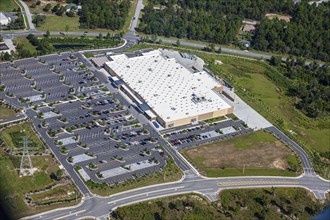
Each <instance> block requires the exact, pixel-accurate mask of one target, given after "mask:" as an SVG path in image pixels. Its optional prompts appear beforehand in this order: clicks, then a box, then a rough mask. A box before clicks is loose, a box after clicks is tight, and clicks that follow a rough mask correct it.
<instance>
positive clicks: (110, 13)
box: [79, 0, 131, 30]
mask: <svg viewBox="0 0 330 220" xmlns="http://www.w3.org/2000/svg"><path fill="white" fill-rule="evenodd" d="M79 2H81V4H82V10H81V14H80V20H79V21H80V26H81V27H82V28H90V29H95V28H106V29H111V30H120V29H122V28H123V26H124V23H125V21H126V19H128V12H129V8H130V6H131V3H130V0H81V1H79Z"/></svg>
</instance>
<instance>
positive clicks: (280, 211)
mask: <svg viewBox="0 0 330 220" xmlns="http://www.w3.org/2000/svg"><path fill="white" fill-rule="evenodd" d="M302 201H303V202H302ZM327 202H328V201H326V202H325V203H322V202H320V201H318V200H316V199H315V197H314V195H312V194H311V193H309V192H308V191H307V190H305V189H298V188H276V189H270V188H265V189H239V190H224V191H222V192H221V193H220V198H219V200H218V201H215V202H212V203H211V202H209V201H208V200H207V199H205V198H204V197H202V196H200V195H196V194H185V195H178V196H170V197H165V198H159V199H154V200H150V201H145V202H139V203H136V204H132V205H128V206H123V207H119V208H117V209H116V210H115V211H114V212H113V213H112V215H111V219H114V220H119V219H120V220H123V219H129V220H140V219H146V220H152V219H173V220H174V219H191V220H192V219H194V220H204V219H207V220H218V219H286V218H289V217H288V216H295V218H297V219H311V218H312V217H313V216H315V215H316V214H317V213H319V212H320V211H321V210H322V209H324V208H325V206H326V204H327ZM141 210H143V212H142V211H141Z"/></svg>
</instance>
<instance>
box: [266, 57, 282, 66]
mask: <svg viewBox="0 0 330 220" xmlns="http://www.w3.org/2000/svg"><path fill="white" fill-rule="evenodd" d="M281 62H282V58H281V57H279V56H272V57H271V58H270V60H269V63H270V64H271V65H273V66H279V65H280V64H281Z"/></svg>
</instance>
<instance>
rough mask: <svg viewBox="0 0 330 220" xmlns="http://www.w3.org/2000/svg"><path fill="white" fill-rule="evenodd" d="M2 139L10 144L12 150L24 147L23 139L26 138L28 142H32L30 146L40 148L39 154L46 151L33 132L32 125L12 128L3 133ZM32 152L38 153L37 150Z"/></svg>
mask: <svg viewBox="0 0 330 220" xmlns="http://www.w3.org/2000/svg"><path fill="white" fill-rule="evenodd" d="M1 136H2V138H3V139H4V141H5V142H6V143H7V144H8V147H9V148H10V149H15V148H17V147H22V146H23V144H22V137H23V136H26V137H27V138H28V140H29V141H30V142H31V143H30V144H29V146H31V147H38V150H37V152H41V151H44V148H43V145H42V143H41V142H40V140H39V139H38V137H37V136H36V135H35V133H34V132H33V130H32V129H31V127H30V123H28V122H25V123H23V124H19V125H16V126H13V127H10V128H8V129H6V130H4V131H3V132H2V133H1ZM31 152H36V150H32V151H31Z"/></svg>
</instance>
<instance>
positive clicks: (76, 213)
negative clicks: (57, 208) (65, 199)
mask: <svg viewBox="0 0 330 220" xmlns="http://www.w3.org/2000/svg"><path fill="white" fill-rule="evenodd" d="M85 211H86V209H84V210H81V211H78V212H74V213H71V212H70V214H68V215H64V216H61V217H58V218H54V219H56V220H57V219H63V218H67V217H69V216H72V215H78V214H80V213H82V212H85Z"/></svg>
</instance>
